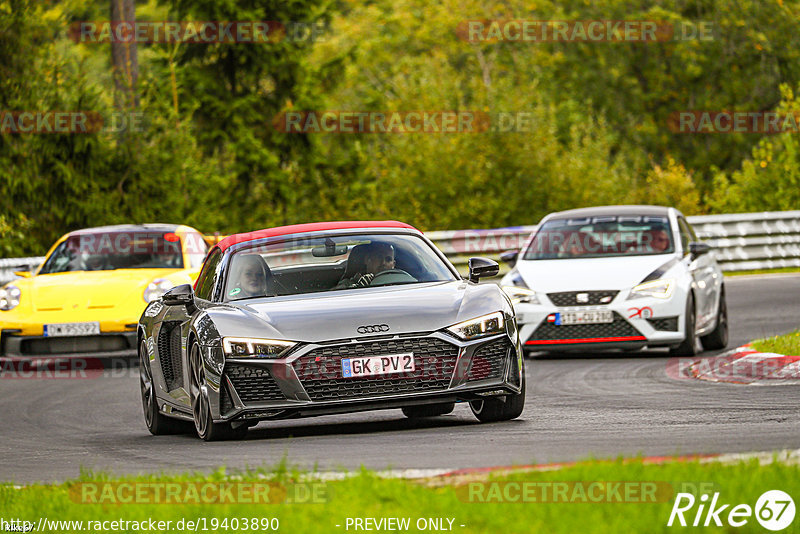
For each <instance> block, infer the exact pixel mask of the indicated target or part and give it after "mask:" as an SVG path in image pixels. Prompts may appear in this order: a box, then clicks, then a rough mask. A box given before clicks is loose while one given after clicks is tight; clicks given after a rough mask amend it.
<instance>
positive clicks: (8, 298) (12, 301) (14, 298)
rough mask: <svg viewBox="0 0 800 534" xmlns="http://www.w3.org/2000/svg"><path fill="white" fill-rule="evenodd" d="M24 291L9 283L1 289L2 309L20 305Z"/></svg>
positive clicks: (5, 309) (7, 309) (0, 307)
mask: <svg viewBox="0 0 800 534" xmlns="http://www.w3.org/2000/svg"><path fill="white" fill-rule="evenodd" d="M21 295H22V291H20V290H19V288H18V287H17V286H15V285H12V284H9V285H7V286H6V287H4V288H1V289H0V310H3V311H9V310H13V309H14V308H16V307H17V306H19V298H20V296H21Z"/></svg>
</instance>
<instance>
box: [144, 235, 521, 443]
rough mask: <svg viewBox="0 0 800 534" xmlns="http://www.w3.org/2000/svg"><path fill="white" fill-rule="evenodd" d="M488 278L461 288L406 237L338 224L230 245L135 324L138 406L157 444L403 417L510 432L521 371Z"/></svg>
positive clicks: (511, 329)
mask: <svg viewBox="0 0 800 534" xmlns="http://www.w3.org/2000/svg"><path fill="white" fill-rule="evenodd" d="M497 272H498V265H497V263H495V262H493V261H491V260H487V259H484V258H472V259H471V260H470V272H469V279H468V280H465V279H462V278H461V276H460V275H459V274H458V271H456V269H455V268H454V267H453V265H452V264H451V263H450V262H449V261H448V260H447V258H445V256H444V255H443V254H442V253H441V252H440V251H439V250H438V249H436V247H435V246H434V245H433V244H432V243H431V242H430V241H429V240H428V239H427V238H425V236H423V235H422V233H421V232H419V231H418V230H416V229H414V228H413V227H411V226H408V225H406V224H403V223H399V222H394V221H384V222H358V221H355V222H353V221H351V222H338V223H319V224H304V225H295V226H285V227H280V228H270V229H266V230H261V231H257V232H252V233H248V234H238V235H233V236H230V237H227V238H225V239H224V240H222V241H221V242H220V243H219V244H217V245H216V246H214V247H213V248H212V249H211V251H210V252H209V253H208V256H207V257H206V260H205V262H204V264H203V268H202V270H201V272H200V275H199V277H198V278H197V281H196V282H195V285H194V287H192V286H190V285H188V284H186V285H183V286H178V287H176V288H174V289H172V290H170V291H168V292H167V293H166V294H164V296H163V297H162V298H161V299H158V300H155V301H153V302H151V303H150V304H149V305H148V307H147V308H146V309H145V311H144V313H143V314H142V317H141V319H140V321H139V327H138V339H139V358H140V370H141V371H140V375H141V397H142V405H143V408H144V418H145V422H146V423H147V427H148V429H149V430H150V432H151V433H153V434H165V433H174V432H181V431H183V430H185V428H186V426H187V423H188V422H194V428H195V430H196V432H197V434H198V436H200V437H201V438H202V439H204V440H216V439H224V438H239V437H242V436H243V435H244V434H245V433H246V431H247V428H248V427H250V426H253V425H255V424H257V423H258V422H259V421H261V420H267V419H284V418H292V417H303V416H312V415H323V414H335V413H344V412H354V411H360V410H373V409H385V408H401V409H402V410H403V413H404V414H405V415H406V416H408V417H429V416H436V415H443V414H446V413H449V412H451V411H452V410H453V408H454V405H455V403H456V402H468V403H469V405H470V407H471V409H472V412H473V413H474V414H475V416H476V417H477V418H478V419H479V420H480V421H484V422H488V421H502V420H508V419H513V418H516V417H518V416H519V415H520V414H521V413H522V409H523V406H524V402H525V371H524V364H523V353H522V347H521V345H520V339H519V336H518V333H517V323H516V319H515V316H514V312H513V307H512V305H511V301H510V299H509V298H508V296H507V295H506V294H505V293H503V291H501V290H500V288H499V287H498V286H496V285H494V284H483V285H478V284H477V281H478V279H479V278H481V277H483V276H493V275H496V274H497Z"/></svg>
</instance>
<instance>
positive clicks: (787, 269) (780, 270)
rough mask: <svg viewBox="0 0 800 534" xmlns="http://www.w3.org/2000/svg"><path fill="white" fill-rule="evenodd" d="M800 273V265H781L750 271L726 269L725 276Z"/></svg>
mask: <svg viewBox="0 0 800 534" xmlns="http://www.w3.org/2000/svg"><path fill="white" fill-rule="evenodd" d="M775 273H800V267H780V268H778V269H751V270H749V271H725V272H724V273H723V274H725V276H742V275H746V274H775Z"/></svg>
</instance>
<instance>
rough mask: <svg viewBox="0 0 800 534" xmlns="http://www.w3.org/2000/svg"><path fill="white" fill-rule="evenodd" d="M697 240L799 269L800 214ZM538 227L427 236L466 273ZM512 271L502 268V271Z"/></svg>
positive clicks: (32, 262)
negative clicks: (478, 259) (472, 261)
mask: <svg viewBox="0 0 800 534" xmlns="http://www.w3.org/2000/svg"><path fill="white" fill-rule="evenodd" d="M688 220H689V222H690V223H691V224H692V226H693V227H694V229H695V231H696V232H697V236H698V238H700V239H701V240H703V241H705V242H707V243H708V244H709V245H711V247H712V248H713V249H714V253H715V254H716V257H717V261H719V263H720V266H721V267H722V270H723V271H729V272H730V271H743V270H750V269H779V268H784V267H800V211H765V212H761V213H733V214H725V215H698V216H694V217H688ZM534 230H536V226H515V227H509V228H494V229H489V230H454V231H442V232H428V233H426V234H425V235H426V236H428V238H429V239H430V240H431V241H433V242H434V243H436V246H438V247H439V248H440V249H441V251H442V252H444V253H445V254H446V255H447V257H448V258H450V261H452V262H453V264H454V265H455V266H456V267H457V268H458V269H459V271H462V272H463V273H464V274H466V265H467V260H468V259H469V258H470V257H471V256H476V255H480V256H487V257H490V258H494V259H499V255H500V253H501V252H504V251H506V250H515V249H517V250H518V249H520V248H522V246H523V245H524V244H525V241H526V240H527V239H528V237H530V235H531V233H532V232H533V231H534ZM42 261H44V257H34V258H5V259H0V284H4V283H6V282H8V281H10V280H13V279H15V278H17V277H16V276H15V275H14V271H19V270H30V269H35V268H36V267H37V266H38V265H39V264H40V263H41V262H42ZM506 269H507V267H506V266H502V267H501V272H503V271H505V270H506Z"/></svg>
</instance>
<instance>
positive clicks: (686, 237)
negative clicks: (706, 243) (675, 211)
mask: <svg viewBox="0 0 800 534" xmlns="http://www.w3.org/2000/svg"><path fill="white" fill-rule="evenodd" d="M678 228H679V229H680V231H681V245H682V246H683V253H684V254H688V253H689V243H690V242H692V241H696V240H697V238H693V236H692V234H693V232H692V230H691V228H689V223H687V222H686V219H684V218H683V217H678Z"/></svg>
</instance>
